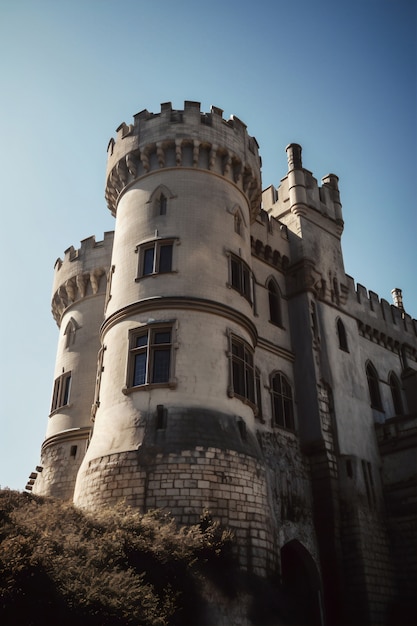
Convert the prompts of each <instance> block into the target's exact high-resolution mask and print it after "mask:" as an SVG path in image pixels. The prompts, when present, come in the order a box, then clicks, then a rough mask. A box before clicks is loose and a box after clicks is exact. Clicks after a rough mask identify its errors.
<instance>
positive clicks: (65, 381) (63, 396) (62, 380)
mask: <svg viewBox="0 0 417 626" xmlns="http://www.w3.org/2000/svg"><path fill="white" fill-rule="evenodd" d="M70 388H71V372H65V373H64V374H61V376H58V378H57V379H56V380H55V383H54V391H53V394H52V404H51V413H52V412H53V411H56V410H57V409H59V408H60V407H62V406H65V405H67V404H68V401H69V394H70Z"/></svg>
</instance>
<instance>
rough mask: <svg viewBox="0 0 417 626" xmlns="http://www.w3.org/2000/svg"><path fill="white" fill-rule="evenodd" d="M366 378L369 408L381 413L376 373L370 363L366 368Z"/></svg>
mask: <svg viewBox="0 0 417 626" xmlns="http://www.w3.org/2000/svg"><path fill="white" fill-rule="evenodd" d="M366 378H367V380H368V387H369V396H370V398H371V406H372V408H374V409H377V410H378V411H382V402H381V393H380V391H379V379H378V373H377V371H376V369H375V368H374V366H373V365H372V363H368V364H367V366H366Z"/></svg>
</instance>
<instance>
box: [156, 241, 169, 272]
mask: <svg viewBox="0 0 417 626" xmlns="http://www.w3.org/2000/svg"><path fill="white" fill-rule="evenodd" d="M171 264H172V243H170V244H167V245H163V246H160V249H159V268H158V271H159V272H170V271H171Z"/></svg>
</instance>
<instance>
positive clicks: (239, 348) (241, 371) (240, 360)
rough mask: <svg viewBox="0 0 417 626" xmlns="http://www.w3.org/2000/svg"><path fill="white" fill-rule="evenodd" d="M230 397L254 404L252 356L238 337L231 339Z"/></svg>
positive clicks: (249, 349) (248, 348)
mask: <svg viewBox="0 0 417 626" xmlns="http://www.w3.org/2000/svg"><path fill="white" fill-rule="evenodd" d="M231 344H232V345H231V370H232V376H231V378H232V380H231V387H232V395H236V396H240V397H241V398H245V399H246V400H249V401H250V402H252V403H253V404H254V403H255V377H254V367H253V354H252V350H251V348H250V347H249V346H248V344H247V343H246V342H244V341H243V340H242V339H239V338H238V337H234V336H232V338H231Z"/></svg>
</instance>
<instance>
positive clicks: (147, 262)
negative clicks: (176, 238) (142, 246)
mask: <svg viewBox="0 0 417 626" xmlns="http://www.w3.org/2000/svg"><path fill="white" fill-rule="evenodd" d="M154 255H155V249H154V248H153V247H152V248H147V249H146V250H145V251H144V253H143V275H144V276H147V275H148V274H153V260H154Z"/></svg>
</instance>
